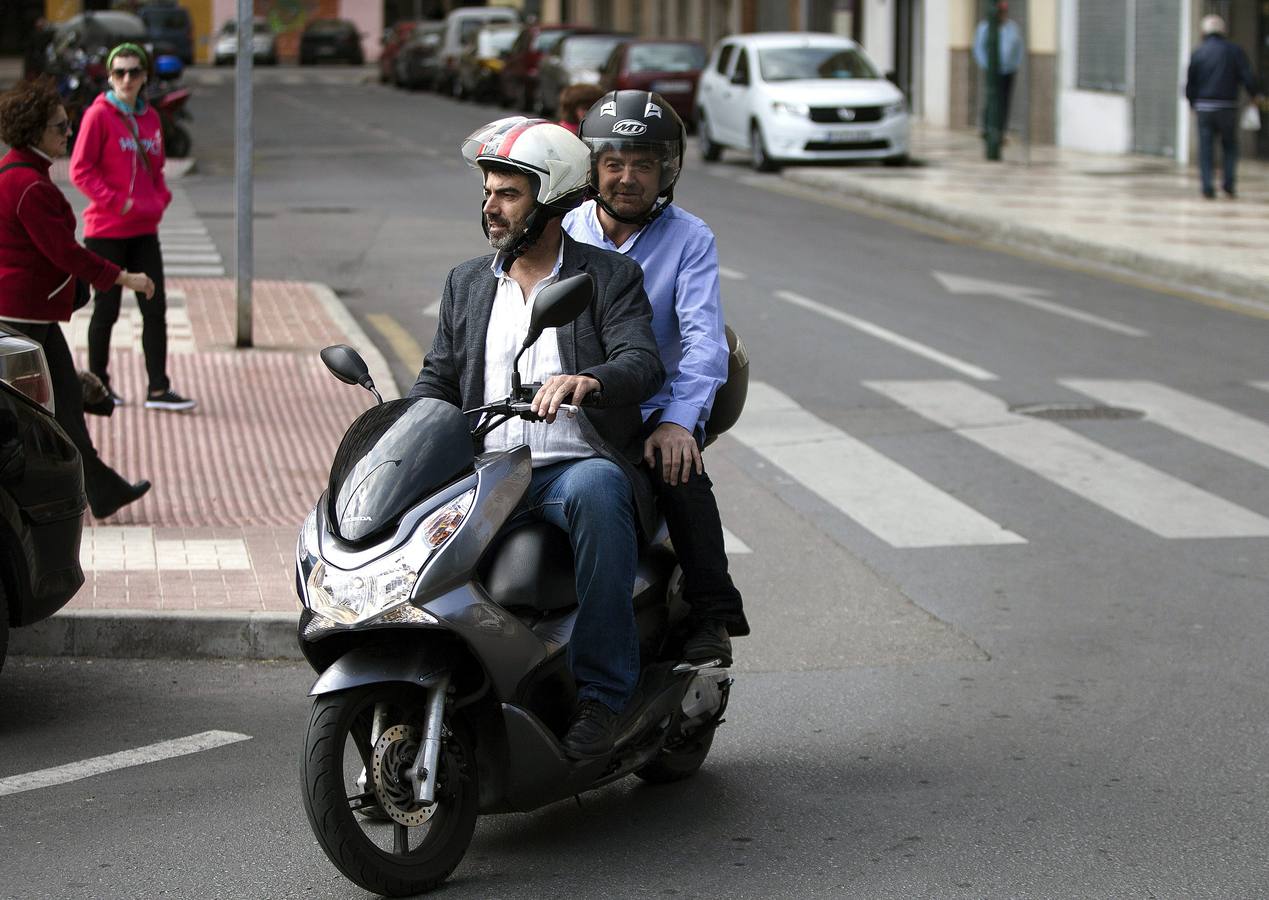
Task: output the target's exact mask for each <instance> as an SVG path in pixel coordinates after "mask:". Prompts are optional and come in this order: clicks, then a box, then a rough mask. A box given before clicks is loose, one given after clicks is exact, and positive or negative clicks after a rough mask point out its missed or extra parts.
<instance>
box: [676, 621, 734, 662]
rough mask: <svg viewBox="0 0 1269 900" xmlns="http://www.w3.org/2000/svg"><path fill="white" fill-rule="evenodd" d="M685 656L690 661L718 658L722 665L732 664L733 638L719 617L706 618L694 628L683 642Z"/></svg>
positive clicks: (705, 660)
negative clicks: (729, 635)
mask: <svg viewBox="0 0 1269 900" xmlns="http://www.w3.org/2000/svg"><path fill="white" fill-rule="evenodd" d="M683 658H684V659H685V660H687V661H688V662H708V661H709V660H711V659H716V660H718V664H719V665H720V666H730V665H731V638H730V637H728V635H727V626H726V625H724V624H723V623H722V622H720V621H718V620H717V619H706V620H705V621H703V622H701V623H700V624H698V625H697V626H696V627H695V628H693V629H692V632H691V634H689V635H688V637H687V640H686V641H684V642H683Z"/></svg>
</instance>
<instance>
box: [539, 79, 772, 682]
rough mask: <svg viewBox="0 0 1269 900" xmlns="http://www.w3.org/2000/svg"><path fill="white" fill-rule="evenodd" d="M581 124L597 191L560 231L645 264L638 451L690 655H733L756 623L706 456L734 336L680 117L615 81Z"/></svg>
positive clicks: (727, 659)
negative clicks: (689, 188)
mask: <svg viewBox="0 0 1269 900" xmlns="http://www.w3.org/2000/svg"><path fill="white" fill-rule="evenodd" d="M579 134H580V136H581V138H582V140H583V141H585V142H586V144H587V145H588V146H589V147H590V152H591V170H590V178H591V188H592V190H593V192H594V193H595V194H596V195H597V198H596V199H595V200H591V201H588V202H587V203H585V204H583V205H582V206H580V207H579V208H577V209H576V210H574V211H573V212H570V213H569V214H568V215H567V216H566V217H565V219H564V230H565V231H566V232H567V233H568V234H569V236H571V237H573V238H574V239H576V240H578V241H583V242H585V243H587V244H592V245H594V246H596V247H603V248H605V249H608V250H616V251H617V252H619V253H622V254H624V255H626V256H628V257H630V258H632V259H634V260H635V261H636V262H638V263H639V265H640V266H642V267H643V281H644V288H645V290H646V291H647V293H648V299H649V300H650V301H651V303H652V331H653V333H654V334H655V335H656V341H657V349H658V350H659V351H660V353H661V361H662V362H663V363H664V364H665V369H666V380H665V383H664V384H663V385H661V388H660V390H659V391H658V392H657V393H656V395H655V396H653V397H652V398H651V399H648V400H645V401H644V402H643V407H642V411H643V416H644V419H645V420H646V424H645V430H644V434H645V441H644V450H643V456H644V461H645V462H646V463H647V465H648V466H649V467H651V468H652V470H653V472H652V481H653V484H654V486H655V488H656V491H657V495H658V497H659V499H660V501H661V509H662V511H663V512H664V513H665V517H666V524H667V526H668V528H669V532H670V539H671V541H673V543H674V550H675V552H676V553H677V554H678V558H679V564H680V565H681V566H682V568H683V580H684V589H683V593H684V599H685V600H686V601H687V602H688V604H689V605H690V606H691V608H692V623H691V630H690V633H689V635H688V638H687V641H686V643H685V644H684V647H683V656H684V658H685V659H688V660H707V659H720V660H721V661H722V663H723V665H731V661H732V660H731V639H730V637H729V635H735V636H742V635H746V634H748V633H749V623H748V622H747V621H746V619H745V614H744V610H743V608H742V604H741V597H740V592H739V591H737V590H736V587H735V585H734V584H733V583H732V580H731V576H730V575H729V574H728V572H727V553H726V551H725V549H724V547H723V526H722V521H721V519H720V517H719V514H718V501H717V500H716V499H715V498H714V492H713V484H712V483H711V482H710V479H709V476H708V475H707V474H705V466H704V462H703V461H702V459H701V449H702V447H703V445H704V439H705V422H706V421H707V420H708V419H709V414H710V409H711V408H712V406H713V402H714V395H715V393H716V392H717V390H718V388H719V387H720V386H721V385H722V384H723V382H725V381H726V380H727V355H728V350H727V338H726V334H725V332H724V329H723V311H722V302H721V300H720V298H719V292H718V251H717V249H716V247H715V243H714V233H713V232H712V231H710V229H709V226H708V225H706V224H705V223H704V222H702V221H701V220H700V219H698V218H697V217H696V216H694V215H692V214H691V213H689V212H686V211H684V210H683V209H681V208H680V207H677V206H673V205H671V204H672V201H673V199H674V185H675V183H676V182H677V181H678V177H679V172H680V170H681V169H682V167H683V149H684V144H685V142H686V137H685V134H686V133H685V130H684V128H683V122H682V120H681V119H680V118H679V117H678V114H677V113H675V111H674V108H673V107H671V106H670V104H668V103H667V102H666V101H665V100H664V99H663V98H662V97H661V95H659V94H655V93H649V92H647V91H613V92H612V93H609V94H606V95H604V96H603V97H601V98H600V99H599V100H598V101H597V102H596V103H595V105H594V106H592V107H591V108H590V111H589V112H587V114H586V116H585V118H583V119H582V124H581V129H580V131H579Z"/></svg>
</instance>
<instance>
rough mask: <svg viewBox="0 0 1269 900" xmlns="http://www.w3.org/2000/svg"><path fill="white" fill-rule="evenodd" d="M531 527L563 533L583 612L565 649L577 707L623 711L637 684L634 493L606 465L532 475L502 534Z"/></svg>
mask: <svg viewBox="0 0 1269 900" xmlns="http://www.w3.org/2000/svg"><path fill="white" fill-rule="evenodd" d="M530 520H541V521H543V522H550V523H551V524H552V525H554V526H556V527H557V528H562V529H563V530H564V531H565V532H567V533H568V537H569V541H570V542H571V543H572V545H573V564H574V567H575V568H576V571H577V599H578V602H579V604H580V609H579V610H578V613H577V621H576V623H575V624H574V625H573V636H572V638H571V639H570V640H569V645H568V665H569V669H570V670H571V671H572V673H573V680H574V681H576V682H577V696H578V699H579V700H598V701H599V702H601V703H603V704H604V705H605V706H607V707H608V708H609V709H611V710H613V711H614V712H621V711H622V710H623V709H624V708H625V706H626V704H627V703H628V702H629V701H630V698H631V697H632V696H633V695H634V691H635V685H636V684H637V683H638V681H639V633H638V630H637V628H636V626H635V618H634V601H633V596H634V579H635V567H636V565H637V564H638V558H639V545H638V539H637V538H636V536H635V508H634V492H633V490H632V488H631V486H630V480H629V479H628V478H627V477H626V474H625V473H624V472H623V471H622V470H621V469H620V468H619V467H618V466H617V465H616V464H615V463H612V462H609V461H608V460H606V459H598V458H591V459H578V460H566V461H564V462H559V463H554V464H553V465H549V466H542V467H541V468H538V469H534V470H533V480H532V481H531V482H530V484H529V490H528V492H527V493H526V494H525V497H524V500H523V501H522V502H521V504H520V507H519V508H518V509H517V510H516V512H515V513H514V514H513V515H512V516H511V518H510V519H509V520H508V522H507V527H512V526H514V525H517V524H524V523H525V522H527V521H530Z"/></svg>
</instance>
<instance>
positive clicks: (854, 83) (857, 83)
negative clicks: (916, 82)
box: [696, 33, 910, 171]
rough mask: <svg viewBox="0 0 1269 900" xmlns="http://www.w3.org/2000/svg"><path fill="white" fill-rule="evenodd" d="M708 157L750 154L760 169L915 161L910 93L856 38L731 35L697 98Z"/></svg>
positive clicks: (702, 141)
mask: <svg viewBox="0 0 1269 900" xmlns="http://www.w3.org/2000/svg"><path fill="white" fill-rule="evenodd" d="M696 115H697V128H698V132H699V140H700V147H701V155H702V156H703V157H704V158H705V159H707V160H715V159H718V158H719V156H720V155H721V154H722V152H723V149H724V148H726V147H732V148H736V149H740V150H744V149H748V150H749V152H750V156H751V159H752V165H753V167H754V168H755V169H757V170H759V171H774V170H775V169H778V168H779V167H780V164H781V163H782V162H793V161H798V162H804V161H805V162H809V161H814V160H848V159H884V160H886V161H887V162H891V163H901V162H904V161H906V160H907V157H908V138H909V131H910V121H909V116H908V107H907V103H906V101H905V100H904V97H903V93H902V92H901V91H900V90H899V89H898V88H897V87H895V86H894V85H893V84H891V83H890V82H889V81H887V80H886V79H884V78H883V77H882V76H881V75H880V73H879V72H878V71H877V67H876V66H875V65H874V64H873V62H872V60H870V59H869V58H868V56H867V54H865V53H864V51H863V50H862V49H861V48H860V47H859V45H858V44H856V43H855V42H854V41H851V40H848V39H847V38H843V37H838V36H836V35H830V34H807V33H792V34H745V35H733V36H731V37H727V38H724V39H723V40H722V41H720V42H719V43H718V46H716V47H715V48H714V52H713V53H712V54H711V56H710V60H709V64H708V66H707V67H706V68H705V70H704V72H703V73H702V74H701V79H700V84H699V87H698V88H697V95H696Z"/></svg>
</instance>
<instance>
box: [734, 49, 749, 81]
mask: <svg viewBox="0 0 1269 900" xmlns="http://www.w3.org/2000/svg"><path fill="white" fill-rule="evenodd" d="M731 83H732V84H740V85H745V84H748V83H749V54H747V53H746V52H745V51H744V50H741V51H740V55H739V56H738V57H737V58H736V71H735V73H733V74H732V76H731Z"/></svg>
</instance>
